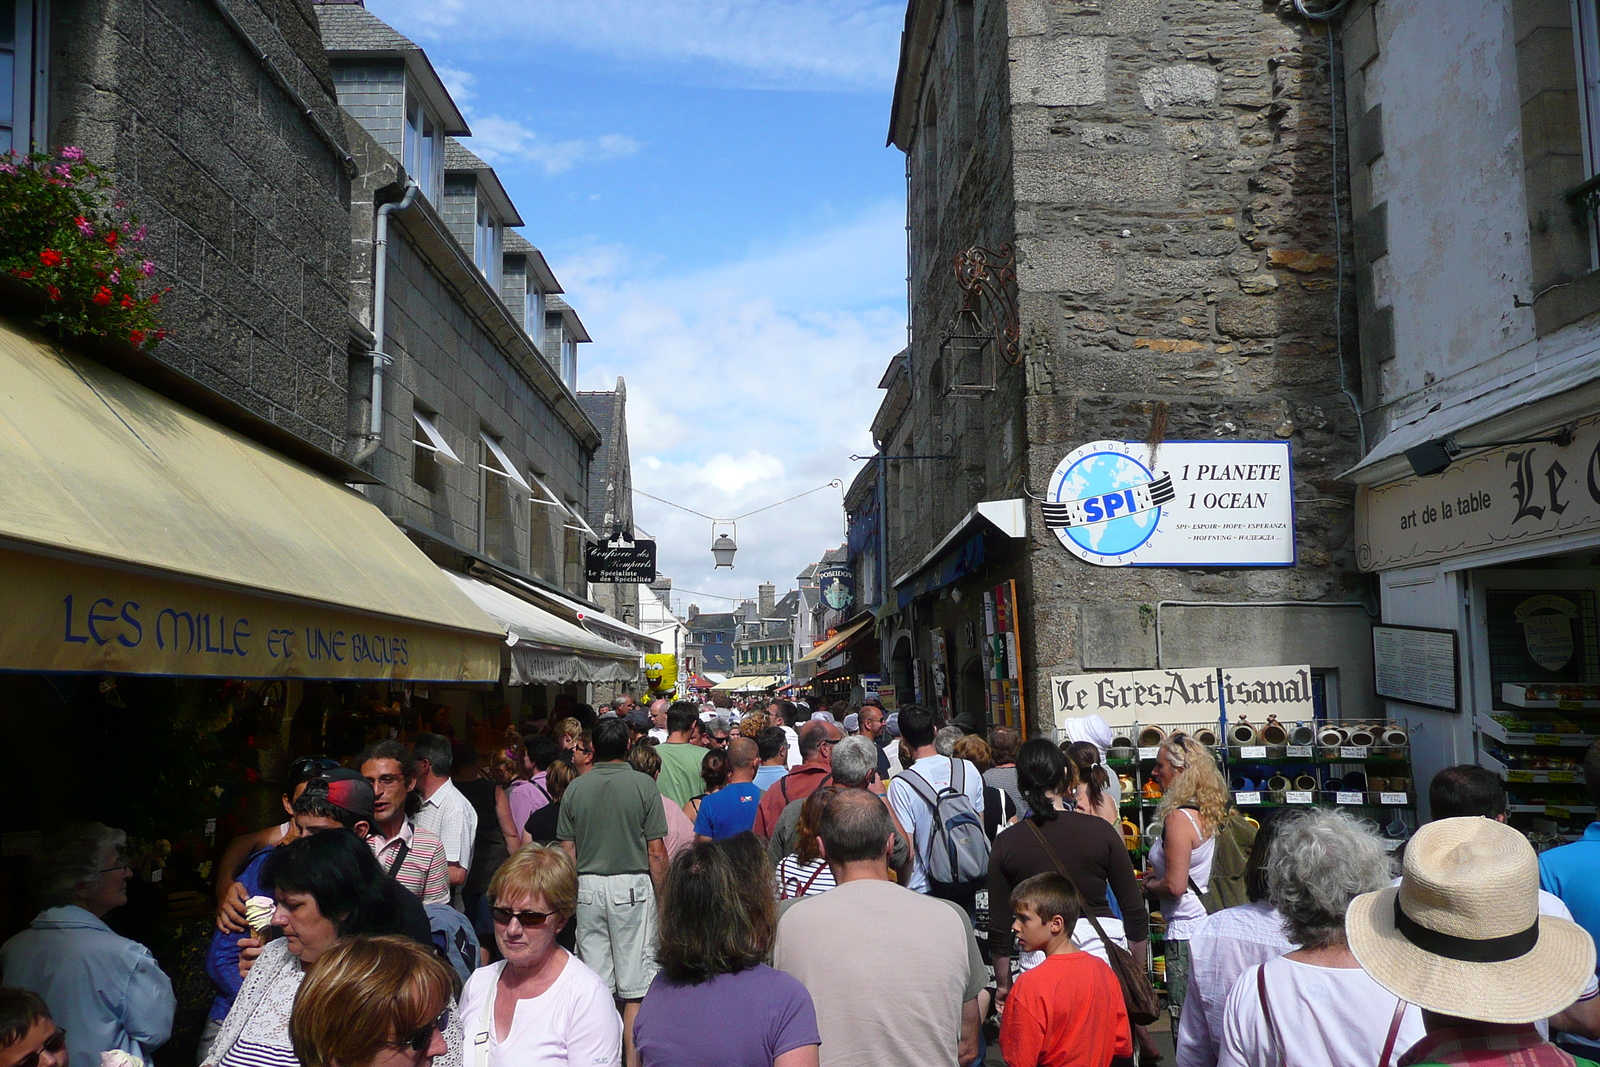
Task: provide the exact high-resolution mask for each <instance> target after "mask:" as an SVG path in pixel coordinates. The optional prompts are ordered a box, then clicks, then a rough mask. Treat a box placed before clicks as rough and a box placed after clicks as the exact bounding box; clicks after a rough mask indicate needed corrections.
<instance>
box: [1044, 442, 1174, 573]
mask: <svg viewBox="0 0 1600 1067" xmlns="http://www.w3.org/2000/svg"><path fill="white" fill-rule="evenodd" d="M1135 449H1137V450H1138V451H1139V452H1141V453H1143V452H1145V451H1146V449H1145V448H1144V446H1142V445H1134V444H1127V443H1124V442H1122V441H1091V442H1089V443H1088V444H1086V445H1083V446H1081V447H1079V448H1076V449H1073V450H1072V451H1071V452H1069V453H1068V454H1067V456H1066V458H1065V459H1063V460H1062V461H1061V463H1060V465H1059V466H1057V467H1056V469H1055V472H1054V473H1052V474H1051V476H1050V485H1049V488H1048V489H1047V490H1046V491H1045V499H1044V501H1043V503H1042V504H1041V507H1042V509H1043V511H1044V523H1045V526H1046V527H1047V528H1049V529H1051V530H1054V531H1055V535H1056V537H1057V538H1059V539H1060V541H1061V544H1062V545H1063V546H1064V547H1065V548H1066V549H1067V551H1068V552H1071V553H1072V554H1073V555H1075V556H1077V557H1078V558H1079V559H1082V560H1084V561H1086V562H1089V563H1094V564H1098V565H1100V566H1109V567H1120V566H1126V565H1127V564H1130V563H1135V562H1138V553H1139V549H1140V548H1141V547H1143V546H1144V544H1145V543H1146V542H1147V541H1149V540H1150V538H1151V536H1152V535H1153V534H1154V533H1155V532H1156V527H1157V525H1158V524H1159V523H1160V521H1161V509H1162V506H1163V505H1166V504H1170V503H1171V502H1172V500H1173V497H1174V495H1175V493H1174V490H1173V488H1172V477H1171V476H1170V475H1167V474H1156V473H1155V472H1154V471H1152V470H1151V469H1150V468H1149V467H1147V466H1146V465H1145V463H1144V462H1143V461H1142V460H1140V459H1139V458H1138V457H1137V456H1135V455H1134V450H1135Z"/></svg>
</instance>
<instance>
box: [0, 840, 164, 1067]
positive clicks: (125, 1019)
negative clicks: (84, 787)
mask: <svg viewBox="0 0 1600 1067" xmlns="http://www.w3.org/2000/svg"><path fill="white" fill-rule="evenodd" d="M127 844H128V835H127V834H125V833H123V832H122V831H121V830H113V829H112V828H111V827H109V826H103V825H101V824H100V823H97V822H94V823H83V824H79V825H75V826H69V827H66V828H65V829H63V830H62V831H61V832H60V833H57V834H55V835H53V836H52V837H51V838H50V839H49V840H48V841H47V842H46V843H45V847H44V849H43V851H42V852H40V854H39V856H38V859H37V864H36V866H37V876H38V882H37V885H38V891H39V898H40V903H42V904H44V906H45V907H44V910H43V911H41V912H40V913H39V914H38V915H37V916H35V917H34V920H33V923H32V924H31V925H30V926H29V927H28V929H26V930H24V931H22V932H21V933H19V934H17V935H16V936H15V937H13V938H12V939H11V940H9V941H7V942H6V943H5V945H4V946H3V947H0V982H3V984H5V985H12V986H21V987H23V988H24V989H31V990H33V991H34V992H36V993H38V994H39V995H41V996H42V997H44V999H45V1002H46V1003H47V1004H49V1005H50V1014H51V1016H52V1017H54V1019H55V1021H56V1025H57V1026H60V1027H61V1028H62V1029H64V1030H66V1032H67V1058H68V1060H69V1062H76V1063H80V1064H85V1063H86V1064H91V1065H92V1064H97V1063H99V1062H100V1053H102V1052H112V1051H122V1052H126V1053H128V1054H129V1055H133V1056H137V1057H139V1058H140V1059H142V1060H144V1061H145V1062H147V1063H148V1062H149V1060H150V1050H152V1049H156V1048H160V1047H161V1046H162V1045H164V1044H166V1041H167V1038H168V1037H170V1036H171V1035H172V1016H173V1012H174V1011H175V1010H176V1009H177V1006H178V1002H177V998H176V997H174V996H173V993H172V981H171V980H170V979H169V978H168V977H167V976H166V974H165V973H163V972H162V970H161V968H160V967H159V966H157V964H156V961H155V957H154V956H152V955H150V950H149V949H147V948H145V947H144V946H143V945H141V944H139V943H138V942H137V941H130V940H128V939H127V938H125V937H120V936H118V935H117V934H114V933H112V932H111V927H109V926H107V925H106V924H105V922H104V921H103V918H102V917H103V916H104V915H105V914H106V912H108V911H110V910H111V909H113V908H120V907H121V906H122V905H124V904H126V903H127V902H128V881H129V880H130V879H131V878H132V877H133V869H132V868H131V867H130V866H129V865H128V861H127V860H126V859H124V858H123V849H124V848H126V847H127Z"/></svg>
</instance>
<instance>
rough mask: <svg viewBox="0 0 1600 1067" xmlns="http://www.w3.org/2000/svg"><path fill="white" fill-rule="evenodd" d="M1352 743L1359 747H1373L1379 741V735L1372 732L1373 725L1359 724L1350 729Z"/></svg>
mask: <svg viewBox="0 0 1600 1067" xmlns="http://www.w3.org/2000/svg"><path fill="white" fill-rule="evenodd" d="M1350 743H1351V744H1352V745H1354V746H1356V747H1357V748H1371V747H1372V746H1373V745H1375V744H1377V743H1378V737H1377V735H1376V734H1374V733H1373V732H1372V727H1370V726H1357V727H1355V728H1354V729H1352V730H1351V731H1350Z"/></svg>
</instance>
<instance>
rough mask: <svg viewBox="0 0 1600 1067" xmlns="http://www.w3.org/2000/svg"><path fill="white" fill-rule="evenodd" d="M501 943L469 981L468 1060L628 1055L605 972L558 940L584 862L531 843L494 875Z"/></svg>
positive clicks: (464, 1022)
mask: <svg viewBox="0 0 1600 1067" xmlns="http://www.w3.org/2000/svg"><path fill="white" fill-rule="evenodd" d="M488 896H489V901H490V904H489V914H490V916H491V917H492V919H493V921H494V940H495V945H496V946H497V947H498V948H499V949H500V953H501V955H503V956H504V957H505V958H504V959H503V960H501V961H500V962H499V963H494V964H490V965H489V966H487V967H480V968H479V969H478V970H476V971H474V972H473V974H472V977H471V978H469V979H467V984H466V988H464V989H463V990H462V991H461V1028H462V1033H463V1039H464V1043H465V1046H466V1050H467V1052H466V1059H467V1063H466V1065H465V1067H503V1065H509V1064H513V1063H514V1064H517V1065H518V1067H546V1065H557V1064H563V1065H564V1064H571V1065H574V1067H576V1065H579V1064H581V1065H582V1067H602V1065H606V1064H616V1063H620V1062H621V1060H622V1017H621V1016H620V1015H618V1014H617V1009H616V1008H615V1007H614V1006H613V1005H612V1003H611V991H610V990H609V989H608V988H606V984H605V982H603V981H602V980H601V979H600V976H599V975H597V974H595V973H594V971H592V970H590V969H589V967H588V966H586V965H585V964H584V962H583V961H582V960H580V959H578V957H576V956H574V955H573V954H572V953H571V952H568V951H567V950H566V949H564V948H562V947H561V946H560V945H559V944H557V943H556V935H557V934H559V933H560V932H561V928H562V927H564V926H566V925H567V924H568V923H570V922H571V921H572V915H573V913H574V912H575V911H576V910H577V907H578V868H577V866H576V865H575V864H574V862H573V860H572V857H571V856H569V855H567V853H566V850H564V849H562V848H561V847H559V846H552V847H545V846H543V845H525V846H523V847H522V848H520V849H518V850H517V853H516V855H514V856H512V857H511V858H510V859H508V860H506V861H505V863H503V864H501V865H500V869H499V870H497V871H495V872H494V878H493V879H492V880H490V882H489V894H488Z"/></svg>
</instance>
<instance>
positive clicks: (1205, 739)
mask: <svg viewBox="0 0 1600 1067" xmlns="http://www.w3.org/2000/svg"><path fill="white" fill-rule="evenodd" d="M1194 739H1195V740H1196V741H1198V742H1200V743H1201V744H1202V745H1204V746H1206V747H1207V748H1216V747H1217V732H1216V731H1215V730H1213V729H1211V727H1209V726H1202V727H1201V728H1200V729H1198V730H1196V731H1195V732H1194Z"/></svg>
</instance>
